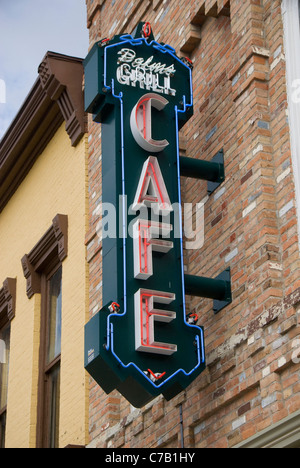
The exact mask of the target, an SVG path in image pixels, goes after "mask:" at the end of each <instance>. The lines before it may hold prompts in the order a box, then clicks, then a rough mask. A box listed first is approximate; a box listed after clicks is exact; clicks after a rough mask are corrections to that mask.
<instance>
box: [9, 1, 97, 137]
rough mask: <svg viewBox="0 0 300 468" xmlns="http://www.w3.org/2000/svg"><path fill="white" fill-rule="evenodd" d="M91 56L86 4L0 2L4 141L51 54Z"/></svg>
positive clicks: (76, 2)
mask: <svg viewBox="0 0 300 468" xmlns="http://www.w3.org/2000/svg"><path fill="white" fill-rule="evenodd" d="M49 50H50V51H54V52H59V53H62V54H66V55H72V56H77V57H82V58H84V57H85V56H86V55H87V53H88V30H87V28H86V4H85V0H51V1H49V0H13V1H12V0H0V79H1V80H4V82H5V84H6V104H0V138H1V137H2V136H3V134H4V131H5V130H6V129H7V127H8V125H9V123H10V122H11V121H12V119H13V117H14V116H15V115H16V113H17V112H18V109H19V108H20V106H21V105H22V103H23V101H24V99H25V98H26V96H27V94H28V93H29V91H30V89H31V87H32V86H33V84H34V82H35V80H36V78H37V76H38V75H37V70H38V66H39V64H40V63H41V61H42V59H43V57H44V56H45V54H46V52H47V51H49Z"/></svg>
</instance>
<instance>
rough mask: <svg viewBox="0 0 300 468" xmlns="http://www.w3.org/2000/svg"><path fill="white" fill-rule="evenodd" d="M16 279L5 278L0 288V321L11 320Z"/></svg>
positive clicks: (13, 313)
mask: <svg viewBox="0 0 300 468" xmlns="http://www.w3.org/2000/svg"><path fill="white" fill-rule="evenodd" d="M16 290H17V280H16V279H15V278H6V280H5V281H4V282H3V287H2V288H1V289H0V323H1V322H2V320H4V321H6V320H12V319H13V318H14V317H15V312H16Z"/></svg>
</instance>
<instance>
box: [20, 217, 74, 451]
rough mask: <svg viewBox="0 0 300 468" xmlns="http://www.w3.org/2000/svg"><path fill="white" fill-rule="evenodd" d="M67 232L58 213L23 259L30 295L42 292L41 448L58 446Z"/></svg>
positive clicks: (65, 222)
mask: <svg viewBox="0 0 300 468" xmlns="http://www.w3.org/2000/svg"><path fill="white" fill-rule="evenodd" d="M67 233H68V218H67V216H65V215H57V216H56V217H55V218H54V219H53V222H52V226H51V227H50V229H48V231H47V232H46V233H45V234H44V236H43V237H42V238H41V239H40V241H39V242H38V244H37V245H36V246H35V247H34V248H33V249H32V251H31V252H30V253H29V254H26V255H24V257H23V259H22V266H23V272H24V276H25V278H26V280H27V289H26V291H27V296H28V298H31V297H32V296H33V295H34V294H36V293H39V294H41V334H40V354H39V382H38V409H37V432H36V434H37V436H36V446H37V447H38V448H57V447H59V406H60V371H61V329H62V328H61V326H62V270H63V269H62V262H63V260H64V259H65V258H66V256H67V237H68V236H67Z"/></svg>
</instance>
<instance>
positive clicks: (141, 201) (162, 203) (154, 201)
mask: <svg viewBox="0 0 300 468" xmlns="http://www.w3.org/2000/svg"><path fill="white" fill-rule="evenodd" d="M141 205H146V206H149V207H150V208H153V209H156V208H157V209H158V211H160V212H161V213H162V214H168V213H170V211H172V207H171V202H170V198H169V195H168V192H167V189H166V185H165V182H164V179H163V176H162V173H161V170H160V167H159V164H158V160H157V158H155V157H154V156H150V157H149V158H148V159H147V161H145V163H144V166H143V170H142V174H141V177H140V181H139V185H138V188H137V191H136V194H135V199H134V202H133V206H132V208H133V209H134V210H138V209H139V206H141Z"/></svg>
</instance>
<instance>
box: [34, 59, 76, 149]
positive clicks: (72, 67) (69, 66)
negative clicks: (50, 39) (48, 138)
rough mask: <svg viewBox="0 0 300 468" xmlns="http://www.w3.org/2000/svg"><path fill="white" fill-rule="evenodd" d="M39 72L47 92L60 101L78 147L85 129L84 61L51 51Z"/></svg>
mask: <svg viewBox="0 0 300 468" xmlns="http://www.w3.org/2000/svg"><path fill="white" fill-rule="evenodd" d="M38 71H39V75H40V79H41V84H42V87H43V89H44V91H45V92H46V94H47V95H48V96H49V97H50V99H51V100H52V101H56V102H57V104H58V106H59V108H60V111H61V113H62V116H63V118H64V120H65V121H66V131H67V133H68V135H69V137H70V139H71V143H72V146H76V144H77V143H78V141H79V140H80V139H81V137H82V135H83V134H84V132H85V114H84V105H83V91H82V80H83V70H82V60H81V59H76V58H74V57H72V58H71V57H67V56H62V55H59V54H55V53H53V52H48V53H47V54H46V56H45V57H44V60H43V61H42V63H41V64H40V66H39V69H38Z"/></svg>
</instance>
